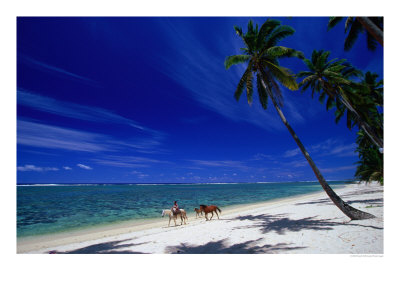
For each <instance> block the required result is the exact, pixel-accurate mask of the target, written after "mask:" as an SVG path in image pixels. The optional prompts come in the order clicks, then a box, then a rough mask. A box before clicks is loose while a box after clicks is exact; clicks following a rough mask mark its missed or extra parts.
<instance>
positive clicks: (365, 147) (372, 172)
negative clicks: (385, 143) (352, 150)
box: [355, 130, 383, 184]
mask: <svg viewBox="0 0 400 300" xmlns="http://www.w3.org/2000/svg"><path fill="white" fill-rule="evenodd" d="M357 145H358V146H357V149H356V152H358V157H359V159H360V160H359V161H358V162H357V165H358V166H357V170H356V174H355V177H356V178H358V179H360V180H362V181H366V182H370V181H378V182H379V183H380V184H383V154H382V153H380V152H379V150H378V148H377V147H376V146H375V145H372V144H371V142H370V141H369V139H367V138H366V137H365V134H364V132H363V131H362V130H360V131H359V132H358V133H357Z"/></svg>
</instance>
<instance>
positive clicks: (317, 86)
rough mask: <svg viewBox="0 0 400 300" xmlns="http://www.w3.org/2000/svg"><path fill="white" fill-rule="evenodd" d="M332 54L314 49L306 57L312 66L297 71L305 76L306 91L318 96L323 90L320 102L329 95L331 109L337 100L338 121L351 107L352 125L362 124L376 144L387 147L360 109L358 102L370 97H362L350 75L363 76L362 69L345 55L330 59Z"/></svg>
mask: <svg viewBox="0 0 400 300" xmlns="http://www.w3.org/2000/svg"><path fill="white" fill-rule="evenodd" d="M329 55H330V52H329V51H323V50H320V51H316V50H314V51H313V53H312V55H311V60H309V59H304V60H303V61H304V63H305V65H306V66H307V67H308V69H309V70H308V71H302V72H299V73H298V74H297V77H299V78H302V77H304V79H303V80H302V81H301V82H300V84H299V86H300V87H301V90H302V91H305V90H306V89H308V88H310V89H311V97H313V96H314V93H315V92H318V93H320V96H319V100H320V102H324V100H325V98H326V99H327V100H326V102H327V104H326V106H327V109H329V108H332V107H333V105H334V104H336V107H337V108H338V111H337V121H338V120H339V119H340V117H341V116H343V114H344V110H345V109H346V110H347V111H348V122H347V124H348V127H349V128H351V127H353V126H354V124H357V125H359V126H360V128H362V129H363V130H364V131H365V133H366V134H367V135H368V136H369V138H370V139H371V141H372V142H373V143H374V144H375V145H377V146H378V147H379V148H383V140H382V138H381V137H379V136H378V134H377V133H376V131H375V130H374V128H373V127H372V126H371V125H370V124H371V123H372V121H371V120H370V119H369V118H368V115H366V114H360V113H359V111H358V110H357V103H359V104H358V107H359V108H362V107H365V103H362V102H365V101H366V100H367V98H366V97H364V98H363V97H360V95H359V94H358V93H356V92H355V91H356V90H357V88H358V87H357V86H358V85H357V84H356V83H354V82H353V81H351V80H350V78H351V77H352V76H354V75H358V76H359V75H360V72H359V71H358V70H356V69H355V68H354V67H352V66H351V65H350V64H348V63H346V62H345V60H344V59H342V60H337V59H333V60H330V61H328V57H329ZM360 102H361V103H362V104H361V103H360ZM363 104H364V105H363ZM343 106H344V107H343ZM353 121H354V122H353Z"/></svg>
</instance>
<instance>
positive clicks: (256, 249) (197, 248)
mask: <svg viewBox="0 0 400 300" xmlns="http://www.w3.org/2000/svg"><path fill="white" fill-rule="evenodd" d="M262 239H263V238H260V239H257V240H252V241H246V242H243V243H237V244H234V245H228V243H227V240H228V239H227V238H226V239H222V240H219V241H216V242H209V243H207V244H204V245H189V244H186V243H182V244H180V245H179V246H168V247H166V248H165V253H172V254H261V253H263V254H267V253H282V252H290V251H293V250H298V249H303V248H305V247H290V244H286V243H278V244H276V245H269V244H266V245H263V246H257V243H258V242H259V241H260V240H262Z"/></svg>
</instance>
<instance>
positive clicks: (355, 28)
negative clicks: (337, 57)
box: [344, 21, 364, 51]
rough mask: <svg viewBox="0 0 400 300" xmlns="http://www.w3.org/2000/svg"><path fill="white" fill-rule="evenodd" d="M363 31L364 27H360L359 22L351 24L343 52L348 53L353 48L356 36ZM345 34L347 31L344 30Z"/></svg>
mask: <svg viewBox="0 0 400 300" xmlns="http://www.w3.org/2000/svg"><path fill="white" fill-rule="evenodd" d="M363 30H364V27H362V25H361V24H360V23H359V22H357V21H353V22H352V24H351V27H350V30H349V33H348V35H347V37H346V39H345V41H344V50H345V51H349V50H350V49H351V48H352V47H353V45H354V43H355V41H356V40H357V38H358V34H359V33H361V32H362V31H363ZM346 32H347V30H346Z"/></svg>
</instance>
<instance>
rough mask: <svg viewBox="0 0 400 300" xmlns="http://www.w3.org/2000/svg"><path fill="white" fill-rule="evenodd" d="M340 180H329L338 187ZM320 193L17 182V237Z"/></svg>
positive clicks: (313, 186)
mask: <svg viewBox="0 0 400 300" xmlns="http://www.w3.org/2000/svg"><path fill="white" fill-rule="evenodd" d="M345 184H346V182H344V181H337V182H330V185H331V187H332V188H334V189H336V188H341V187H343V186H344V185H345ZM318 191H322V188H321V186H320V185H319V184H318V183H316V182H293V183H238V184H157V185H153V184H151V185H150V184H149V185H138V184H137V185H136V184H115V185H114V184H90V185H18V186H17V236H18V237H27V236H35V235H43V234H51V233H60V232H65V231H70V230H76V229H83V228H88V227H93V226H99V225H107V224H112V223H117V222H121V221H128V220H143V219H152V218H159V217H161V211H162V209H165V208H170V207H172V205H173V202H174V201H175V200H176V201H178V204H179V207H180V208H185V209H186V210H187V211H188V212H192V211H193V209H194V208H195V207H198V206H199V205H200V204H206V205H211V204H213V205H217V206H219V207H220V208H221V209H222V211H223V210H224V208H225V207H227V206H231V205H238V204H251V203H257V202H262V201H268V200H273V199H278V198H284V197H290V196H295V195H301V194H307V193H313V192H318Z"/></svg>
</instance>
